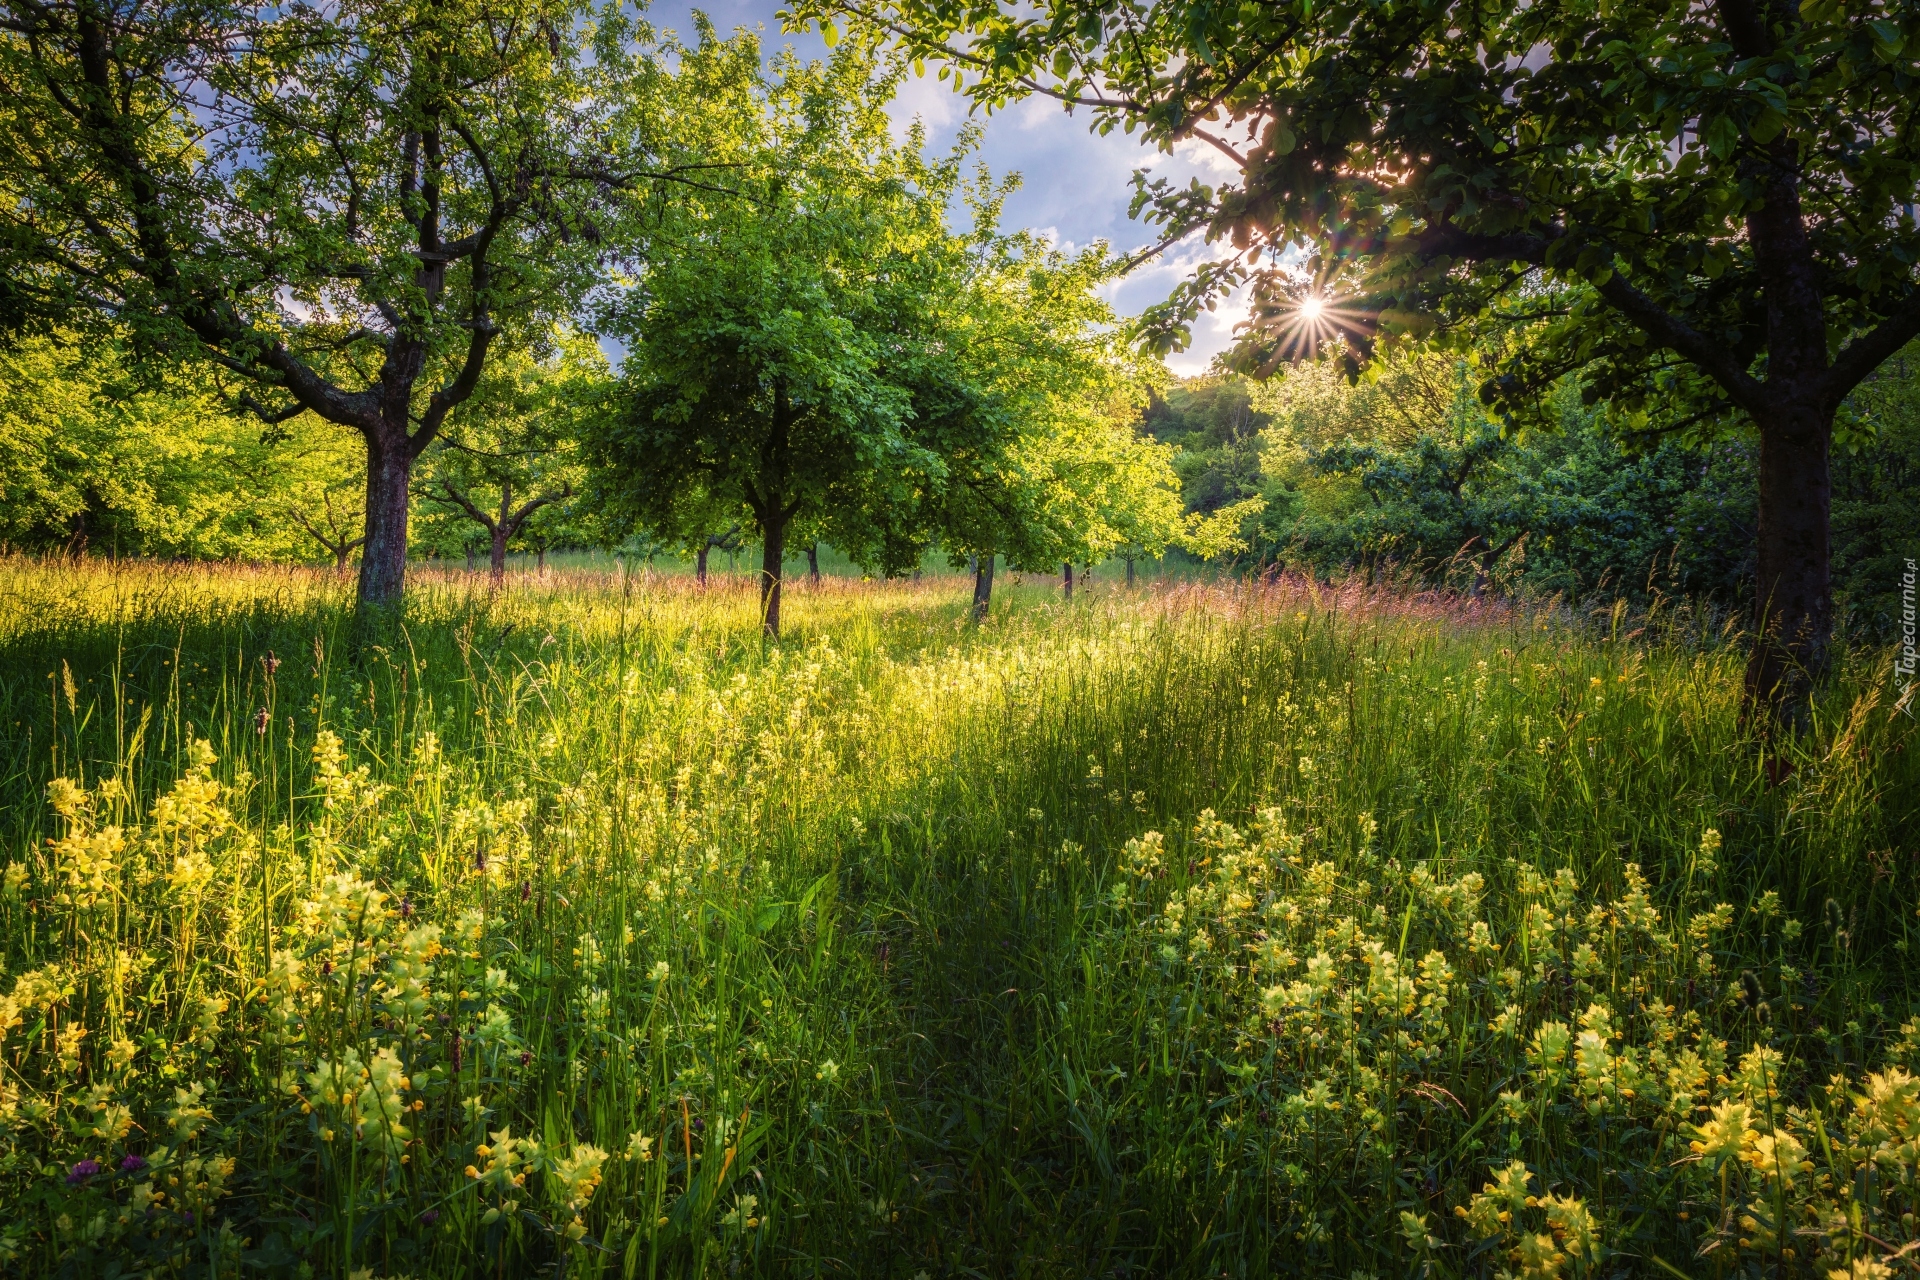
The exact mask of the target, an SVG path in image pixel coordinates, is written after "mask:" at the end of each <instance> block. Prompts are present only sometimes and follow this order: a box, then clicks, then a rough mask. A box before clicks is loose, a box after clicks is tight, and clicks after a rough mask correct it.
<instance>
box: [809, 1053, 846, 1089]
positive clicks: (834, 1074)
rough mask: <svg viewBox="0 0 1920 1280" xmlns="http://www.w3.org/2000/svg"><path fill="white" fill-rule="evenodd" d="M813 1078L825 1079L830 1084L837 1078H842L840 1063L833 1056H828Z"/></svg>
mask: <svg viewBox="0 0 1920 1280" xmlns="http://www.w3.org/2000/svg"><path fill="white" fill-rule="evenodd" d="M813 1078H814V1079H815V1080H824V1081H826V1082H827V1083H828V1084H832V1083H833V1082H834V1081H835V1080H838V1079H839V1078H840V1067H839V1064H837V1063H835V1062H834V1060H833V1059H832V1058H828V1059H827V1060H826V1061H825V1062H823V1063H821V1064H820V1069H819V1070H818V1071H815V1072H814V1073H813Z"/></svg>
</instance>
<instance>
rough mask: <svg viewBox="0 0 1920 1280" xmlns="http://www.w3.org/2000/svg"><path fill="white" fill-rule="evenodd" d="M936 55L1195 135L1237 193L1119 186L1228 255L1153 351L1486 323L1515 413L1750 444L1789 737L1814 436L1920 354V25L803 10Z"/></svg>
mask: <svg viewBox="0 0 1920 1280" xmlns="http://www.w3.org/2000/svg"><path fill="white" fill-rule="evenodd" d="M792 14H793V18H794V20H796V21H805V20H807V19H810V18H825V17H827V16H828V15H844V16H847V17H850V18H851V19H852V20H853V21H854V22H855V24H856V25H857V26H858V27H859V28H860V29H861V30H862V31H863V32H864V33H865V34H866V35H867V36H868V37H869V38H871V39H873V40H877V41H883V42H886V43H889V44H892V45H895V46H897V47H899V48H901V49H903V50H905V51H906V52H907V53H909V54H910V55H911V56H913V57H916V58H938V59H941V60H942V63H943V65H942V70H941V75H942V77H943V78H944V77H946V76H947V75H949V74H952V75H953V76H954V78H955V81H956V85H963V86H964V91H965V92H966V93H967V94H968V95H970V96H971V97H972V99H973V100H974V102H975V103H976V104H977V105H982V106H986V107H989V108H992V107H996V106H1000V105H1003V104H1005V103H1006V102H1008V101H1009V100H1011V99H1014V98H1018V97H1023V96H1026V95H1028V94H1033V93H1040V94H1046V95H1050V96H1053V97H1055V98H1058V99H1060V100H1062V101H1063V102H1065V103H1066V104H1067V105H1068V107H1069V108H1070V109H1071V108H1073V107H1080V106H1084V107H1086V108H1088V109H1089V110H1090V111H1091V112H1092V114H1093V118H1094V121H1095V127H1096V128H1097V129H1098V130H1100V131H1101V132H1106V131H1108V130H1111V129H1112V128H1114V127H1116V126H1123V127H1125V128H1126V129H1127V130H1128V131H1129V132H1132V131H1134V130H1135V129H1136V128H1137V129H1139V130H1141V131H1142V132H1143V134H1144V135H1145V137H1146V138H1147V139H1148V140H1149V141H1151V142H1153V143H1156V144H1158V145H1159V146H1160V147H1161V148H1163V149H1169V150H1170V149H1172V148H1173V147H1175V146H1176V145H1179V144H1182V143H1187V142H1197V143H1204V144H1206V145H1209V146H1212V147H1214V148H1215V149H1217V150H1218V151H1220V152H1221V153H1223V154H1224V155H1226V156H1228V157H1229V158H1230V159H1231V161H1232V162H1233V165H1234V167H1235V168H1236V169H1238V170H1239V175H1238V181H1237V182H1233V183H1226V184H1222V185H1221V186H1220V187H1219V188H1217V189H1215V188H1211V187H1207V186H1204V185H1202V184H1201V183H1200V182H1199V180H1198V179H1195V180H1194V181H1192V182H1191V183H1190V184H1189V185H1188V186H1187V187H1186V188H1185V189H1180V188H1177V187H1175V186H1173V185H1172V184H1171V183H1170V182H1168V180H1166V179H1164V178H1161V179H1154V178H1151V177H1150V175H1149V172H1148V171H1146V170H1141V171H1140V172H1139V173H1137V174H1136V178H1135V182H1136V194H1135V200H1134V210H1135V212H1136V213H1140V212H1141V211H1143V210H1144V211H1145V212H1146V214H1147V216H1148V218H1149V220H1151V221H1153V222H1156V223H1158V224H1160V225H1161V226H1163V227H1164V228H1165V229H1166V230H1167V239H1168V241H1169V242H1171V241H1173V240H1177V239H1180V238H1182V237H1184V236H1186V235H1188V234H1191V233H1193V232H1196V231H1200V230H1202V229H1204V231H1205V234H1206V236H1207V237H1208V239H1209V240H1225V241H1227V242H1229V243H1230V244H1231V246H1232V250H1233V252H1232V253H1231V254H1228V255H1222V256H1219V257H1216V258H1214V259H1213V260H1212V261H1209V262H1208V263H1206V264H1205V265H1204V266H1202V267H1201V268H1200V269H1199V271H1198V272H1197V273H1196V274H1195V275H1194V277H1192V278H1191V279H1190V280H1189V281H1188V282H1187V283H1186V284H1185V285H1183V286H1182V287H1181V288H1180V290H1178V291H1177V293H1176V295H1175V297H1174V298H1172V299H1170V300H1169V301H1168V302H1167V303H1166V304H1165V305H1163V306H1161V307H1159V308H1156V309H1155V310H1154V311H1152V312H1150V313H1149V315H1148V316H1147V317H1146V318H1145V321H1144V324H1143V332H1144V335H1145V336H1146V338H1147V340H1148V342H1149V343H1150V344H1151V345H1152V346H1154V347H1155V348H1156V349H1160V350H1166V349H1169V348H1178V347H1181V346H1183V345H1184V344H1185V343H1186V341H1187V338H1188V334H1189V328H1190V325H1191V321H1192V319H1193V318H1194V316H1195V315H1196V314H1197V313H1198V311H1199V310H1200V309H1201V308H1202V307H1210V306H1212V305H1214V304H1215V303H1216V302H1217V300H1218V299H1219V297H1220V296H1221V295H1222V293H1223V292H1224V291H1226V290H1228V289H1230V288H1232V287H1234V286H1237V285H1241V284H1245V285H1246V286H1247V287H1248V289H1249V292H1250V303H1251V308H1252V318H1251V320H1250V322H1249V324H1248V325H1247V326H1246V329H1245V332H1244V335H1243V337H1244V341H1243V342H1242V344H1241V346H1240V349H1239V351H1238V352H1237V357H1236V358H1237V360H1238V362H1239V363H1240V364H1241V365H1242V366H1243V367H1246V368H1249V369H1255V370H1258V371H1259V372H1261V373H1263V374H1266V373H1271V372H1272V371H1274V370H1275V369H1276V368H1278V366H1279V365H1280V364H1282V363H1284V362H1286V361H1289V360H1292V359H1297V358H1299V357H1301V356H1302V355H1309V356H1310V355H1312V354H1314V353H1315V351H1316V350H1317V348H1318V346H1319V345H1320V344H1321V343H1322V342H1323V341H1325V340H1326V339H1328V338H1330V337H1333V336H1336V335H1341V336H1344V338H1345V339H1346V349H1347V351H1348V352H1349V354H1350V356H1354V357H1360V358H1364V357H1366V356H1368V355H1369V354H1370V353H1371V351H1372V349H1373V348H1374V346H1375V344H1376V342H1377V341H1378V340H1380V339H1382V338H1386V339H1389V340H1391V339H1393V338H1395V337H1396V336H1399V337H1404V336H1406V335H1438V336H1443V337H1447V338H1452V339H1457V340H1458V339H1465V338H1468V337H1470V336H1471V335H1473V334H1474V333H1476V331H1478V332H1486V331H1492V332H1496V333H1500V334H1502V335H1504V336H1505V338H1506V339H1507V350H1506V359H1505V361H1504V363H1503V366H1502V368H1501V369H1500V370H1499V371H1498V373H1497V374H1496V375H1495V376H1493V377H1491V378H1489V379H1487V381H1486V382H1485V383H1484V385H1483V387H1482V394H1483V396H1484V397H1485V398H1486V399H1487V400H1488V401H1489V402H1490V403H1493V404H1496V405H1498V406H1499V407H1500V408H1501V410H1502V411H1503V413H1504V414H1505V415H1507V416H1508V417H1509V418H1511V419H1513V420H1515V421H1521V420H1525V419H1527V418H1528V416H1529V415H1533V414H1536V413H1537V412H1538V411H1539V409H1540V408H1541V407H1542V406H1543V405H1544V404H1545V402H1546V400H1547V396H1546V392H1547V390H1548V389H1549V388H1550V387H1551V386H1552V385H1554V384H1555V383H1557V382H1558V381H1560V380H1561V379H1563V378H1568V377H1571V378H1574V379H1575V380H1576V381H1578V382H1579V384H1580V385H1581V387H1582V391H1583V394H1584V395H1585V396H1586V397H1587V398H1588V400H1589V403H1593V402H1599V401H1605V402H1607V403H1609V404H1611V405H1612V406H1613V408H1614V409H1615V410H1616V411H1617V412H1619V413H1620V414H1621V415H1622V416H1623V417H1625V418H1628V419H1629V420H1631V421H1633V422H1634V423H1635V424H1636V425H1637V426H1639V427H1640V428H1642V429H1645V430H1649V431H1655V432H1676V431H1688V430H1699V431H1710V430H1713V429H1718V428H1725V427H1730V426H1744V425H1746V424H1752V425H1753V426H1755V427H1757V428H1758V431H1759V434H1760V435H1761V437H1762V439H1763V440H1764V441H1765V447H1763V448H1762V449H1761V450H1760V451H1759V463H1760V467H1759V476H1758V481H1757V495H1758V512H1757V518H1756V556H1755V561H1754V563H1755V589H1754V591H1753V594H1752V599H1753V601H1754V603H1755V607H1756V608H1758V609H1759V610H1760V611H1761V612H1760V613H1759V614H1758V615H1757V616H1756V626H1755V637H1756V639H1755V647H1754V650H1753V654H1752V662H1751V665H1750V668H1749V671H1748V688H1749V695H1750V697H1751V698H1753V699H1754V700H1756V701H1757V702H1764V703H1766V704H1767V705H1768V706H1769V708H1770V709H1771V711H1772V712H1773V713H1774V714H1775V717H1776V718H1777V719H1778V720H1779V721H1780V722H1781V723H1783V724H1787V725H1794V726H1799V725H1803V724H1804V722H1805V710H1806V705H1807V697H1808V690H1809V689H1810V687H1811V683H1812V682H1814V681H1816V680H1818V679H1819V678H1820V677H1821V675H1822V673H1823V672H1824V671H1825V670H1826V666H1827V662H1828V642H1829V638H1830V635H1831V631H1832V623H1833V616H1834V615H1833V596H1832V583H1831V560H1830V547H1829V543H1830V510H1829V485H1828V480H1829V471H1830V451H1831V443H1832V439H1833V431H1834V415H1835V413H1836V411H1837V410H1838V409H1839V407H1840V405H1841V403H1842V402H1843V401H1844V400H1845V399H1846V398H1847V396H1848V395H1849V394H1850V393H1852V392H1853V391H1854V389H1855V388H1857V387H1858V386H1859V385H1860V383H1861V382H1862V380H1863V379H1865V378H1866V377H1867V376H1868V375H1869V374H1871V373H1872V372H1873V370H1874V369H1875V368H1876V367H1877V366H1878V365H1880V364H1881V362H1883V361H1885V360H1886V359H1888V358H1889V357H1890V356H1892V355H1893V354H1894V353H1895V352H1896V351H1898V350H1899V349H1900V348H1901V347H1903V346H1905V345H1906V344H1907V343H1908V342H1910V341H1912V340H1913V339H1914V338H1915V337H1916V336H1920V307H1916V305H1915V301H1916V299H1917V298H1920V275H1917V274H1916V271H1917V270H1920V224H1916V222H1915V218H1914V208H1915V201H1916V199H1917V198H1920V142H1916V137H1915V134H1914V132H1913V130H1912V129H1911V128H1910V127H1909V121H1908V118H1907V109H1906V104H1907V103H1908V102H1909V101H1910V100H1911V99H1912V98H1913V96H1914V90H1915V86H1916V83H1920V5H1916V4H1914V3H1913V2H1912V0H1883V2H1876V3H1870V4H1864V5H1846V4H1840V3H1814V4H1806V5H1796V6H1788V7H1782V6H1775V5H1770V4H1764V3H1753V2H1750V0H1733V2H1730V3H1726V4H1720V5H1712V6H1701V5H1696V4H1687V3H1675V2H1674V0H1638V2H1635V3H1627V4H1613V5H1605V6H1592V5H1531V4H1529V5H1485V4H1475V3H1467V2H1461V3H1432V2H1430V0H1387V2H1384V3H1382V2H1381V0H1335V2H1334V3H1314V2H1313V0H1292V2H1290V3H1282V4H1276V5H1239V6H1235V5H1215V4H1211V3H1198V2H1188V0H1172V2H1169V3H1164V4H1155V5H1151V6H1147V7H1120V8H1115V7H1113V6H1111V5H1108V4H1105V3H1101V2H1098V0H1050V2H1049V3H1046V4H1043V5H1040V6H1037V7H1036V6H1026V5H1021V4H1015V3H1010V2H1009V3H998V2H995V3H981V4H973V5H951V4H944V3H937V2H935V0H804V2H803V3H798V4H796V5H794V7H793V10H792Z"/></svg>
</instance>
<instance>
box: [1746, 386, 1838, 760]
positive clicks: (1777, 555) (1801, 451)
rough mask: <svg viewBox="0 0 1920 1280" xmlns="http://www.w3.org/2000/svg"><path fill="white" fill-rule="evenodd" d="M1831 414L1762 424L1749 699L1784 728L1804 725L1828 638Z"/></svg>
mask: <svg viewBox="0 0 1920 1280" xmlns="http://www.w3.org/2000/svg"><path fill="white" fill-rule="evenodd" d="M1832 439H1833V418H1832V415H1830V414H1827V413H1823V412H1821V411H1820V410H1819V409H1816V408H1794V407H1789V408H1787V409H1785V410H1783V411H1782V412H1781V413H1780V415H1779V416H1778V417H1776V418H1772V419H1770V420H1768V421H1764V422H1762V423H1761V424H1760V486H1759V487H1760V495H1759V496H1760V503H1759V507H1760V509H1759V526H1760V527H1759V534H1758V538H1757V539H1756V542H1757V545H1756V548H1755V550H1756V552H1757V559H1758V562H1759V563H1758V565H1757V569H1758V572H1757V574H1756V581H1755V598H1754V631H1755V637H1754V646H1753V654H1752V656H1751V657H1750V658H1749V660H1748V662H1747V681H1746V683H1747V697H1748V699H1749V701H1750V703H1751V704H1753V705H1754V706H1756V707H1758V706H1763V705H1765V706H1772V707H1773V708H1774V709H1775V713H1776V714H1777V715H1778V716H1779V717H1780V718H1781V719H1782V721H1783V722H1784V723H1786V724H1788V725H1789V726H1791V727H1793V728H1795V729H1800V728H1804V727H1805V725H1806V720H1807V716H1808V711H1809V707H1808V700H1809V697H1810V695H1811V694H1812V691H1813V686H1814V684H1815V682H1817V681H1818V680H1820V679H1821V677H1823V676H1824V675H1825V674H1826V671H1827V664H1828V659H1829V653H1828V645H1829V643H1830V641H1831V640H1832V636H1833V578H1832V547H1831V537H1830V533H1829V530H1830V527H1831V526H1830V523H1829V518H1830V514H1831V507H1832V501H1833V489H1832V481H1831V479H1830V475H1829V455H1830V452H1831V446H1832Z"/></svg>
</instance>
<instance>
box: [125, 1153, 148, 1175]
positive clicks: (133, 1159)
mask: <svg viewBox="0 0 1920 1280" xmlns="http://www.w3.org/2000/svg"><path fill="white" fill-rule="evenodd" d="M146 1167H147V1158H146V1157H145V1156H136V1155H132V1154H129V1155H128V1156H126V1158H124V1159H123V1160H121V1161H120V1172H122V1173H138V1172H140V1171H141V1170H142V1169H144V1168H146Z"/></svg>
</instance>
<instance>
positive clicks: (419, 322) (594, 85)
mask: <svg viewBox="0 0 1920 1280" xmlns="http://www.w3.org/2000/svg"><path fill="white" fill-rule="evenodd" d="M0 33H4V35H0V89H4V99H5V105H4V106H0V113H4V118H5V120H6V123H7V129H8V134H9V145H8V146H7V147H6V148H4V149H0V243H4V244H5V245H6V247H7V248H6V254H7V265H8V266H9V267H10V268H12V269H14V270H15V271H18V272H21V273H25V275H24V277H23V278H27V279H30V280H31V281H32V282H33V283H32V288H33V290H34V297H33V298H30V299H28V302H30V303H32V304H33V305H32V307H28V308H27V309H28V310H32V309H34V308H36V307H38V308H41V309H45V308H48V307H53V306H55V305H56V304H63V305H66V306H68V307H69V308H70V309H71V311H72V312H73V314H75V315H77V316H86V315H91V316H95V317H98V318H99V320H100V321H101V323H103V324H106V323H111V324H113V325H117V326H120V327H121V328H123V329H124V330H126V331H127V332H129V333H131V335H132V338H133V341H134V344H135V346H136V347H137V349H139V350H141V351H143V352H147V353H152V354H154V355H155V356H156V357H159V358H165V359H173V360H178V359H183V358H189V357H191V358H197V359H204V360H207V361H210V362H212V363H214V364H216V365H218V366H219V367H221V368H222V369H224V370H225V371H226V372H227V373H228V374H229V375H230V376H231V378H232V379H234V381H235V385H236V386H237V388H238V390H237V392H236V394H235V396H234V399H235V402H236V403H237V404H239V405H241V406H243V407H245V408H246V409H248V410H250V411H252V412H253V413H255V414H257V415H258V416H259V418H261V419H262V420H263V421H265V422H267V423H269V424H278V423H284V422H287V421H290V420H292V419H293V418H295V417H297V416H298V415H300V414H302V413H312V414H314V415H317V416H318V417H320V418H322V419H324V420H326V421H327V422H330V423H335V424H338V425H340V426H344V427H347V428H350V429H351V430H353V431H355V432H357V433H359V434H360V436H361V437H362V438H363V440H364V443H365V449H366V483H367V491H366V521H365V531H364V537H365V548H364V555H363V558H362V561H361V569H360V585H359V597H360V600H361V602H362V603H363V604H367V605H386V604H391V603H394V602H396V601H397V600H398V599H399V597H400V593H401V590H402V585H403V579H404V571H405V563H406V549H407V517H408V487H409V480H410V477H411V474H412V470H413V466H414V462H415V460H416V459H417V458H418V457H419V456H420V454H421V453H422V451H424V450H425V449H426V448H427V446H428V445H429V444H431V443H432V442H433V441H434V440H435V439H436V438H437V437H438V435H439V434H440V432H441V430H442V429H443V427H445V425H446V424H447V422H448V419H449V416H450V415H452V414H453V413H454V412H455V411H456V409H457V408H458V407H459V406H460V405H461V404H462V403H463V402H465V401H466V400H467V399H468V397H469V396H471V395H472V393H473V391H474V388H475V387H476V386H477V385H479V382H480V378H481V375H482V373H483V372H484V370H485V368H486V364H487V360H488V357H489V353H490V351H491V350H492V348H493V344H494V342H495V339H496V338H497V337H498V336H499V335H500V334H502V333H503V332H507V333H512V332H522V333H534V332H540V331H542V330H543V329H544V328H545V327H546V325H547V324H549V323H550V321H551V318H552V317H554V316H555V315H560V314H565V313H566V312H568V311H570V310H571V309H572V307H573V305H574V304H575V302H576V301H577V300H578V299H579V298H580V297H581V296H582V294H583V293H584V292H585V291H586V290H587V289H588V288H590V286H591V285H592V284H593V283H594V282H595V280H596V278H597V276H596V270H597V267H598V264H599V260H600V258H601V256H602V254H603V252H604V246H603V245H602V244H601V243H600V242H601V241H602V240H603V239H604V238H605V236H604V234H603V224H605V225H612V220H613V219H615V218H616V217H617V216H618V215H619V213H620V211H621V209H622V208H623V207H624V201H625V195H624V193H627V192H634V191H641V192H644V191H647V190H650V189H651V188H652V187H653V186H654V185H655V184H657V183H660V182H663V181H664V182H673V181H679V182H682V183H686V182H701V183H703V184H704V183H705V182H706V180H707V179H708V178H710V177H711V174H709V173H707V171H706V170H704V169H701V168H699V164H700V161H699V159H698V157H696V156H694V155H692V154H690V153H689V152H688V151H687V150H686V149H685V148H681V147H677V146H675V145H673V144H671V143H656V142H654V141H652V138H653V136H654V135H653V134H652V133H650V132H649V131H648V128H649V127H650V126H645V127H643V125H644V122H647V121H649V120H652V119H654V118H656V117H657V118H670V119H673V120H679V121H685V120H686V119H688V118H690V117H691V118H698V113H697V112H686V111H681V112H680V113H679V114H674V113H673V111H671V110H667V111H663V112H654V113H653V114H652V115H651V116H650V115H649V112H650V111H651V110H652V108H653V107H654V106H656V105H658V95H659V94H660V93H661V92H662V91H663V89H664V88H665V82H666V81H667V80H669V79H670V77H669V76H667V75H666V73H664V72H662V71H660V70H659V69H658V68H657V67H656V65H655V64H654V62H653V61H652V60H651V58H650V57H649V56H647V55H646V53H645V51H644V49H642V48H639V47H637V46H636V42H637V41H638V42H644V41H645V40H647V39H649V38H650V32H649V31H648V30H647V29H646V28H643V27H636V26H635V25H634V24H633V23H632V22H630V21H628V20H626V19H623V18H622V17H621V16H620V14H619V13H618V12H617V11H615V10H608V11H606V12H603V13H596V14H589V12H588V11H587V10H586V8H585V7H584V6H583V5H582V4H581V3H578V0H532V3H530V4H515V5H510V6H504V7H503V6H500V5H498V4H496V3H494V2H493V0H453V2H452V3H446V4H434V5H420V4H415V3H412V0H347V2H346V3H342V4H337V5H322V6H312V5H306V4H295V5H267V4H248V3H245V0H210V2H207V3H203V2H202V0H151V2H144V3H143V2H141V0H0ZM667 96H668V97H669V98H671V96H672V94H671V93H670V92H669V93H668V94H667ZM683 105H684V104H683ZM43 304H44V305H43ZM23 305H25V304H23Z"/></svg>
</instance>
